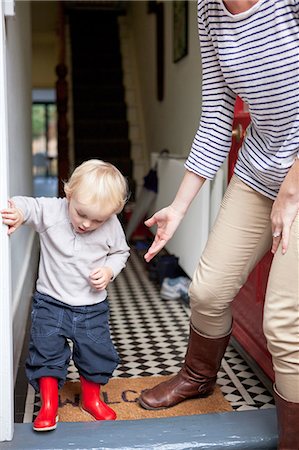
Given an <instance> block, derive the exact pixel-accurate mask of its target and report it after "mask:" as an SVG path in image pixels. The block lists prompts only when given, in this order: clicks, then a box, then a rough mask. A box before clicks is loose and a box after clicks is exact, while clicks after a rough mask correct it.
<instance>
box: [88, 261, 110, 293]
mask: <svg viewBox="0 0 299 450" xmlns="http://www.w3.org/2000/svg"><path fill="white" fill-rule="evenodd" d="M112 278H113V270H112V269H111V268H110V267H99V268H98V269H95V270H94V271H93V272H91V274H90V275H89V279H90V284H91V285H92V287H93V288H94V289H96V290H97V291H102V290H104V289H106V287H107V286H108V284H109V283H110V281H111V280H112Z"/></svg>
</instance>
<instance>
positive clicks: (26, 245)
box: [6, 1, 37, 376]
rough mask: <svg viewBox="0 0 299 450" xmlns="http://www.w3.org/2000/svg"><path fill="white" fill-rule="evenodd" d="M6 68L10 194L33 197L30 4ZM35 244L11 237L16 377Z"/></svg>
mask: <svg viewBox="0 0 299 450" xmlns="http://www.w3.org/2000/svg"><path fill="white" fill-rule="evenodd" d="M6 69H7V114H8V148H9V167H8V169H9V174H10V177H9V187H8V194H9V196H13V195H32V156H31V12H30V2H26V1H22V2H19V1H18V2H16V3H15V17H14V18H9V19H7V21H6ZM34 242H35V241H34V235H33V231H32V230H30V229H29V228H28V227H21V229H19V230H18V231H17V232H16V233H15V234H13V235H12V236H11V237H10V251H11V302H12V311H13V330H14V376H16V373H17V369H18V361H19V356H20V352H21V350H22V343H23V339H24V333H25V326H26V318H27V313H28V307H29V304H30V298H31V294H32V289H33V280H34V278H35V272H36V259H37V251H36V245H33V244H34ZM32 252H33V253H32Z"/></svg>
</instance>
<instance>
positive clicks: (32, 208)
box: [13, 197, 129, 306]
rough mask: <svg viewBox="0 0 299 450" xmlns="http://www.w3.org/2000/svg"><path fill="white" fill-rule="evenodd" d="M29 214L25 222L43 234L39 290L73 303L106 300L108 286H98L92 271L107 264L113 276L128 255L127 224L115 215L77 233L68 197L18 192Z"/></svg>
mask: <svg viewBox="0 0 299 450" xmlns="http://www.w3.org/2000/svg"><path fill="white" fill-rule="evenodd" d="M13 201H14V202H15V204H16V206H17V207H18V208H20V209H21V210H22V212H23V214H24V223H25V224H27V225H30V226H32V227H33V228H34V229H35V230H36V231H37V232H38V233H39V237H40V247H41V251H40V262H39V273H38V280H37V284H36V289H37V290H38V291H39V292H40V293H42V294H47V295H50V296H51V297H53V298H55V299H56V300H59V301H61V302H64V303H66V304H69V305H72V306H82V305H92V304H95V303H99V302H101V301H103V300H105V298H106V296H107V291H106V290H103V291H97V290H96V289H94V288H93V287H92V286H91V284H90V282H89V275H90V273H91V272H92V271H93V270H95V269H97V268H100V267H103V266H108V267H110V268H111V269H112V270H113V274H114V278H115V277H116V276H117V275H118V274H119V273H120V271H121V270H122V269H123V268H124V267H125V264H126V261H127V259H128V257H129V247H128V245H127V243H126V239H125V235H124V232H123V229H122V226H121V224H120V222H119V220H118V218H117V216H116V215H113V216H112V217H110V219H108V220H107V221H106V222H105V223H104V224H103V225H101V227H100V228H98V229H97V230H94V231H91V232H89V233H85V234H77V233H75V232H74V230H73V227H72V225H71V223H70V219H69V214H68V202H67V200H66V199H62V198H44V197H41V198H32V197H14V198H13Z"/></svg>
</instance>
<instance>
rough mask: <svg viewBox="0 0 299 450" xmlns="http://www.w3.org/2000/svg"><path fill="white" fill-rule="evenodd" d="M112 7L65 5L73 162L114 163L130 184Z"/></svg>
mask: <svg viewBox="0 0 299 450" xmlns="http://www.w3.org/2000/svg"><path fill="white" fill-rule="evenodd" d="M117 18H118V14H117V12H115V11H109V10H108V11H107V10H98V9H88V10H82V9H80V10H76V9H74V10H70V11H69V21H70V32H71V51H72V77H73V79H72V86H73V104H74V118H73V120H74V146H75V155H74V156H75V158H74V159H75V164H76V165H78V164H80V163H81V162H83V161H85V160H87V159H91V158H96V159H103V160H104V161H108V162H110V163H112V164H114V165H115V166H116V167H117V168H118V169H119V170H120V171H121V172H122V173H123V175H124V176H126V177H127V178H128V180H129V184H130V185H132V160H131V157H130V149H131V144H130V141H129V138H128V122H127V119H126V104H125V95H124V87H123V83H122V63H121V54H120V42H119V32H118V21H117V20H118V19H117Z"/></svg>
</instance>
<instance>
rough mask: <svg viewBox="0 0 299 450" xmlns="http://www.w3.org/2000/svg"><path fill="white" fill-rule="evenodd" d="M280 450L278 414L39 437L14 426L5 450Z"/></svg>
mask: <svg viewBox="0 0 299 450" xmlns="http://www.w3.org/2000/svg"><path fill="white" fill-rule="evenodd" d="M223 448H226V449H235V450H247V449H251V450H259V449H265V450H275V449H276V448H277V431H276V410H275V408H271V409H264V410H261V409H260V410H251V411H239V412H228V413H218V414H202V415H196V416H183V417H169V418H162V419H143V420H129V421H126V420H119V421H103V422H61V423H58V426H57V429H56V430H55V431H50V432H42V433H36V432H34V431H33V430H32V425H31V424H28V423H22V424H15V432H14V438H13V440H12V441H11V442H2V443H0V449H1V450H8V449H10V450H112V449H114V450H116V449H117V450H191V449H202V450H208V449H213V450H220V449H221V450H223Z"/></svg>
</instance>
